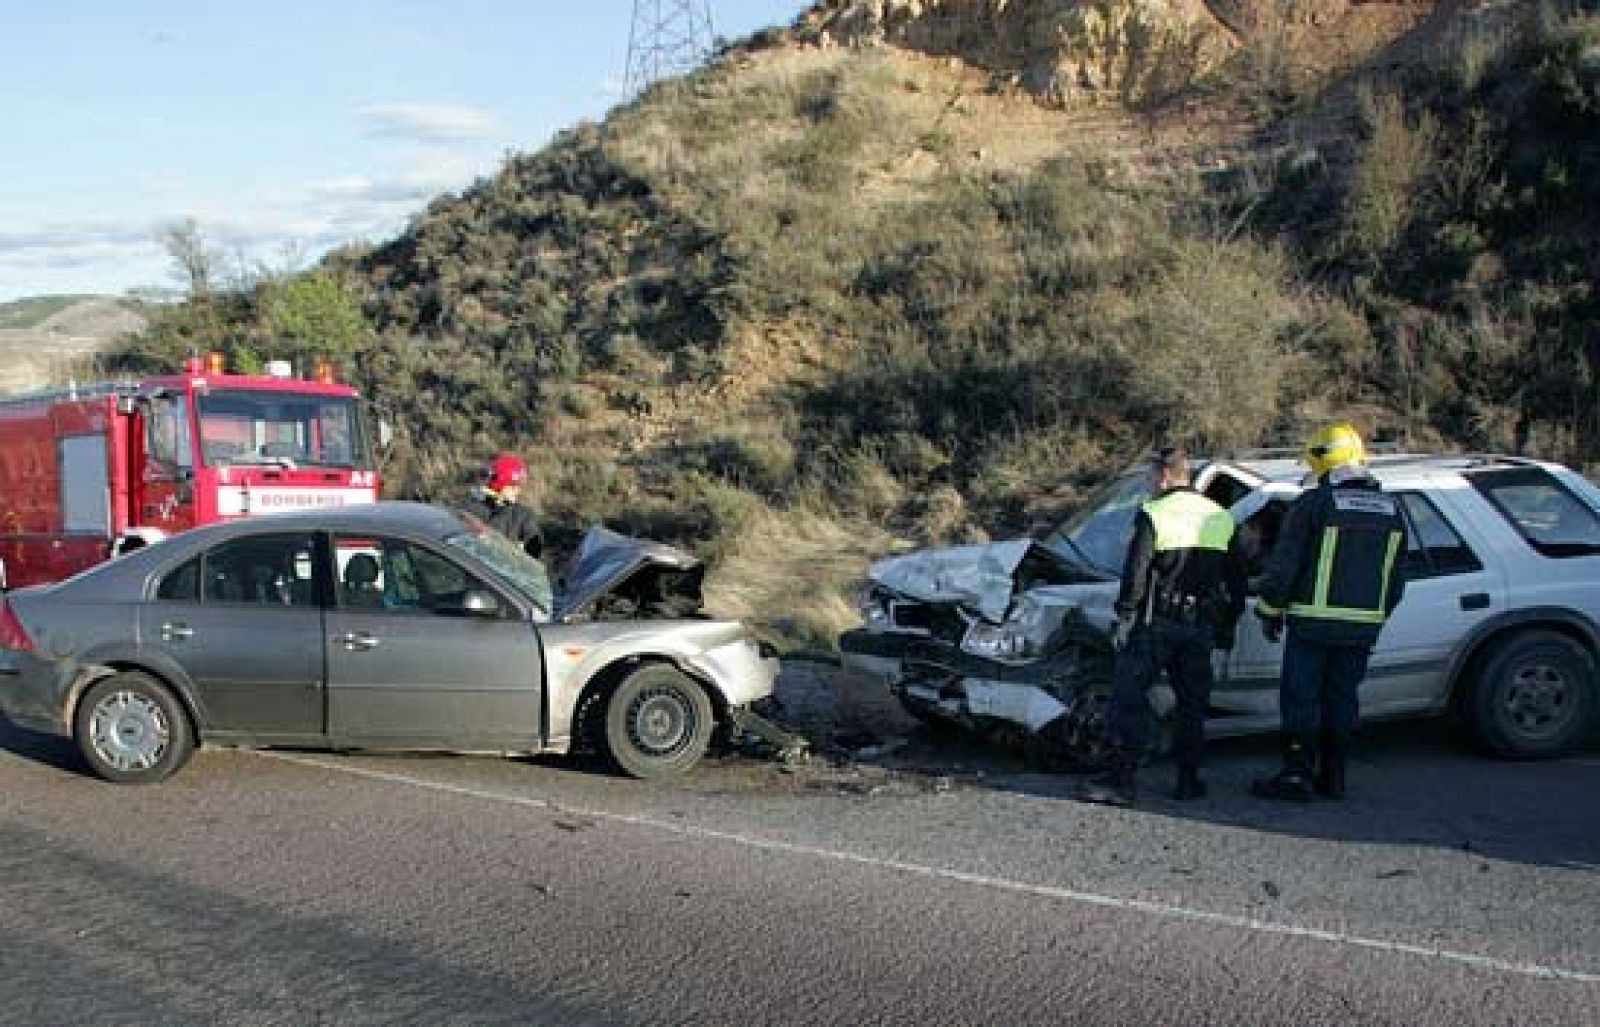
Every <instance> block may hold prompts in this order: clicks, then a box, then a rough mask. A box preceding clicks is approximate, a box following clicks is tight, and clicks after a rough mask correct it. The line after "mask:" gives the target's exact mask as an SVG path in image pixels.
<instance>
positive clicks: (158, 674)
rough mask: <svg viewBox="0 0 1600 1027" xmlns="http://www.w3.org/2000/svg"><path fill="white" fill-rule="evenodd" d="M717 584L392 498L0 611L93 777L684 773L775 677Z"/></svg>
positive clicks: (652, 553)
mask: <svg viewBox="0 0 1600 1027" xmlns="http://www.w3.org/2000/svg"><path fill="white" fill-rule="evenodd" d="M702 573H703V568H702V567H701V566H700V565H699V564H698V563H697V562H696V561H695V560H694V559H693V558H691V557H689V556H688V555H687V554H684V553H682V552H680V551H678V550H676V549H672V548H670V547H667V546H662V545H658V544H654V543H649V542H642V541H639V540H636V539H629V538H625V537H623V536H621V535H616V534H613V533H611V532H607V531H605V530H604V529H595V530H594V531H592V532H591V533H590V534H589V536H588V537H586V538H585V540H584V543H583V546H582V547H581V548H580V550H579V552H578V554H577V557H576V558H575V561H574V565H573V569H572V572H571V574H570V575H569V577H568V581H567V583H566V587H565V588H564V589H563V590H562V592H561V593H560V594H553V593H552V590H551V588H550V586H549V582H548V578H547V577H546V575H545V571H544V567H543V565H541V564H540V563H538V562H537V561H535V560H533V559H531V558H529V557H528V556H526V555H525V554H524V553H523V552H522V551H521V550H520V549H519V548H518V547H516V546H514V545H512V544H510V543H509V542H507V541H505V540H504V539H503V538H501V536H499V535H497V534H496V533H494V532H493V531H492V530H490V529H488V528H487V527H485V526H484V525H482V524H481V523H478V522H477V521H475V520H473V519H472V518H471V517H469V516H466V515H459V514H456V513H453V512H451V511H448V510H445V509H443V508H440V507H435V506H428V505H423V504H416V503H378V504H375V505H372V506H364V507H351V508H347V509H339V510H333V511H314V512H305V513H294V514H283V515H279V516H275V517H272V518H264V519H257V520H248V521H236V522H231V523H227V524H218V525H212V526H209V527H204V528H199V529H196V530H194V531H190V532H186V533H184V534H182V535H179V536H176V537H174V538H172V539H170V540H168V541H165V542H162V543H159V544H157V545H153V546H150V547H148V548H145V549H141V550H138V551H136V552H134V553H132V554H130V555H128V556H125V557H123V558H121V559H118V560H115V561H113V562H111V563H107V564H102V565H101V566H99V567H96V568H94V569H93V570H90V571H87V572H85V573H83V574H80V575H78V576H77V577H75V578H72V579H70V580H68V581H65V582H62V583H60V584H56V585H48V586H41V587H38V588H31V589H25V590H22V591H18V592H13V593H11V594H9V595H7V596H5V597H4V599H3V600H0V712H3V713H4V714H5V715H6V716H7V717H8V718H9V719H10V720H12V721H13V722H15V723H18V724H20V725H22V726H24V727H31V728H33V729H35V730H43V731H50V732H54V733H58V734H63V735H67V736H69V737H71V738H73V739H74V740H75V741H76V743H77V746H78V748H79V750H80V751H81V752H82V753H83V756H84V759H85V760H86V761H87V762H88V764H89V766H90V767H91V768H92V769H93V770H94V771H95V772H96V773H98V774H99V775H101V776H102V777H105V778H107V779H109V780H112V781H119V782H152V781H159V780H161V779H163V778H165V777H166V776H168V775H169V774H171V773H173V772H174V771H176V770H177V769H178V768H179V767H181V766H183V764H184V763H185V761H186V760H187V759H188V757H189V755H190V752H191V751H192V750H193V748H194V747H195V746H196V745H197V744H200V743H207V744H215V745H234V746H261V747H266V746H280V745H281V746H314V747H331V748H368V749H378V748H386V749H406V750H422V749H437V750H447V751H455V752H495V753H506V754H530V753H542V752H555V753H564V752H568V751H571V750H573V749H575V748H579V747H584V746H586V745H593V746H594V747H596V748H603V749H604V750H606V751H607V752H609V754H610V755H611V757H612V758H613V759H614V761H615V762H616V763H617V765H618V766H620V767H621V769H622V770H624V771H626V772H627V773H629V774H632V775H634V776H638V777H659V776H667V775H671V774H677V773H682V772H683V771H685V770H687V769H689V768H690V767H691V766H693V765H694V764H695V763H696V762H697V761H698V760H699V759H700V757H701V756H702V755H703V754H704V753H705V751H706V748H707V746H708V744H709V742H710V740H711V737H712V734H713V732H714V731H715V730H716V728H717V726H718V724H719V723H728V722H730V721H731V722H735V723H738V722H740V721H741V717H742V716H745V715H747V714H745V712H744V711H745V708H746V707H748V705H749V704H750V703H752V702H754V701H755V700H757V699H760V698H762V697H764V696H766V695H769V694H771V692H772V688H773V683H774V681H775V679H776V677H777V661H776V659H774V658H773V657H772V655H771V654H770V653H769V652H764V651H763V650H762V648H761V647H760V646H759V645H758V643H757V642H756V641H755V639H754V638H753V637H752V636H751V635H750V633H749V632H748V631H747V630H746V629H745V628H744V627H743V626H742V625H740V624H738V623H736V622H730V621H721V620H713V619H708V618H706V617H705V616H704V614H702V613H701V611H700V580H701V576H702Z"/></svg>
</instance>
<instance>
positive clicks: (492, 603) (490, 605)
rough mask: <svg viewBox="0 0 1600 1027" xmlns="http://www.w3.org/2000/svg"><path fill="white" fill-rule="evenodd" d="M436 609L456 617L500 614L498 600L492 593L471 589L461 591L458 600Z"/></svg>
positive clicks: (496, 615)
mask: <svg viewBox="0 0 1600 1027" xmlns="http://www.w3.org/2000/svg"><path fill="white" fill-rule="evenodd" d="M437 610H438V612H440V613H448V614H452V615H454V616H457V617H487V618H494V617H498V616H500V600H498V599H496V598H495V597H494V595H493V594H492V593H489V592H483V591H480V590H478V589H473V590H471V591H468V592H466V593H463V594H462V596H461V598H460V599H459V600H458V601H456V602H452V603H446V604H443V605H441V606H439V607H437Z"/></svg>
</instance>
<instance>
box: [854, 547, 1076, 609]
mask: <svg viewBox="0 0 1600 1027" xmlns="http://www.w3.org/2000/svg"><path fill="white" fill-rule="evenodd" d="M868 576H869V577H870V578H871V580H872V582H873V583H874V584H876V585H878V586H879V587H881V588H884V589H887V590H889V591H891V592H894V593H896V594H898V595H901V596H904V597H905V598H907V599H914V600H917V601H919V602H927V603H954V604H956V605H959V606H961V607H964V608H965V609H968V610H970V611H972V612H973V613H975V614H977V615H978V616H980V617H982V618H983V619H984V620H987V621H992V622H996V623H998V622H1000V621H1003V620H1005V619H1006V617H1007V615H1008V614H1009V613H1010V612H1011V611H1012V604H1013V602H1014V600H1015V599H1016V597H1017V595H1018V594H1019V593H1022V592H1028V591H1030V590H1034V589H1039V588H1040V587H1041V586H1057V585H1076V584H1083V583H1086V582H1096V581H1104V580H1107V579H1106V578H1105V576H1104V575H1101V574H1098V573H1096V572H1094V571H1091V570H1089V569H1087V568H1084V567H1081V566H1079V565H1078V564H1075V563H1072V562H1070V561H1067V560H1065V559H1064V558H1063V557H1062V556H1061V555H1060V554H1059V553H1058V552H1057V551H1056V550H1054V549H1052V548H1050V547H1048V546H1045V545H1041V544H1040V543H1038V542H1035V541H1033V540H1032V539H1016V540H1013V541H1010V542H990V543H988V544H986V545H977V546H955V547H953V548H950V549H930V550H925V551H923V552H919V553H908V554H906V555H905V556H893V557H890V558H889V559H887V560H880V561H878V562H877V563H876V564H874V565H873V566H872V569H871V570H870V571H869V572H868Z"/></svg>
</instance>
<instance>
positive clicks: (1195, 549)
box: [1116, 488, 1245, 624]
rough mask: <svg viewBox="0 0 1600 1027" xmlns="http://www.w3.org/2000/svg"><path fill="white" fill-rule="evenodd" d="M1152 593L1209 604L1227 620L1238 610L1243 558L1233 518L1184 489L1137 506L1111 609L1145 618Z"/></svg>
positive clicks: (1241, 600)
mask: <svg viewBox="0 0 1600 1027" xmlns="http://www.w3.org/2000/svg"><path fill="white" fill-rule="evenodd" d="M1157 593H1164V594H1167V595H1172V596H1187V597H1193V598H1195V599H1197V600H1201V601H1205V602H1209V603H1213V604H1215V606H1216V607H1217V608H1218V609H1219V611H1221V610H1225V611H1226V613H1225V614H1223V616H1224V617H1225V618H1226V619H1227V620H1228V623H1229V624H1231V622H1232V620H1233V619H1237V617H1238V615H1239V613H1240V611H1242V610H1243V609H1244V593H1245V568H1244V558H1243V556H1242V554H1241V553H1240V551H1239V546H1238V538H1237V536H1236V534H1235V531H1234V523H1233V517H1232V516H1231V515H1229V513H1228V511H1226V510H1224V509H1223V508H1222V507H1220V506H1218V505H1217V504H1216V503H1213V502H1212V501H1211V500H1209V499H1207V498H1206V497H1204V496H1202V495H1200V494H1199V493H1198V492H1195V491H1194V490H1193V489H1190V488H1176V489H1169V490H1167V491H1166V492H1164V493H1162V494H1161V495H1160V496H1157V497H1156V498H1155V499H1152V500H1150V501H1149V502H1148V503H1145V504H1144V506H1142V507H1140V509H1139V514H1138V516H1137V517H1136V518H1134V527H1133V540H1132V541H1131V542H1130V543H1129V546H1128V557H1127V560H1126V561H1125V562H1124V564H1123V568H1122V586H1121V589H1120V590H1119V592H1118V595H1117V606H1116V609H1117V614H1118V615H1119V616H1137V617H1138V619H1139V620H1140V621H1141V622H1145V623H1148V621H1149V619H1150V615H1151V609H1152V602H1153V600H1154V599H1155V598H1156V596H1157ZM1215 616H1216V615H1215V614H1214V615H1213V619H1215Z"/></svg>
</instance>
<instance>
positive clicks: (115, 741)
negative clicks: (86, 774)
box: [72, 671, 194, 784]
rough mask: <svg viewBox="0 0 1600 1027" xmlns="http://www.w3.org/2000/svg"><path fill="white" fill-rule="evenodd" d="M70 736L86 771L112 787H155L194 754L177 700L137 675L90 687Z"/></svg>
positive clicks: (114, 677) (113, 677)
mask: <svg viewBox="0 0 1600 1027" xmlns="http://www.w3.org/2000/svg"><path fill="white" fill-rule="evenodd" d="M72 736H73V740H74V741H76V742H77V743H78V751H79V752H81V753H83V758H84V760H85V761H86V762H87V763H88V764H89V769H91V770H93V771H94V772H95V773H96V774H98V775H100V776H101V777H103V778H105V779H106V780H107V781H114V782H116V783H117V784H154V783H155V782H157V781H160V780H162V779H164V778H166V777H167V776H168V775H170V774H172V773H173V772H174V771H176V770H177V769H178V768H179V767H181V766H183V765H184V764H185V763H187V762H188V760H189V753H190V752H192V751H193V749H194V734H193V732H192V731H191V730H190V727H189V717H188V714H187V713H185V712H184V709H183V707H182V705H180V704H179V702H178V700H177V698H176V697H175V696H174V695H173V694H172V692H171V690H169V689H168V688H167V687H166V686H165V685H163V684H162V683H161V682H160V681H157V680H156V679H155V678H153V677H151V676H150V675H148V674H141V673H139V672H137V671H125V672H122V673H119V674H112V675H111V676H110V677H106V678H102V679H101V680H99V681H97V682H95V683H94V685H92V686H91V687H90V688H89V690H88V691H87V692H85V693H84V696H83V699H82V701H80V702H79V703H78V710H77V715H76V716H75V717H74V718H73V730H72Z"/></svg>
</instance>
